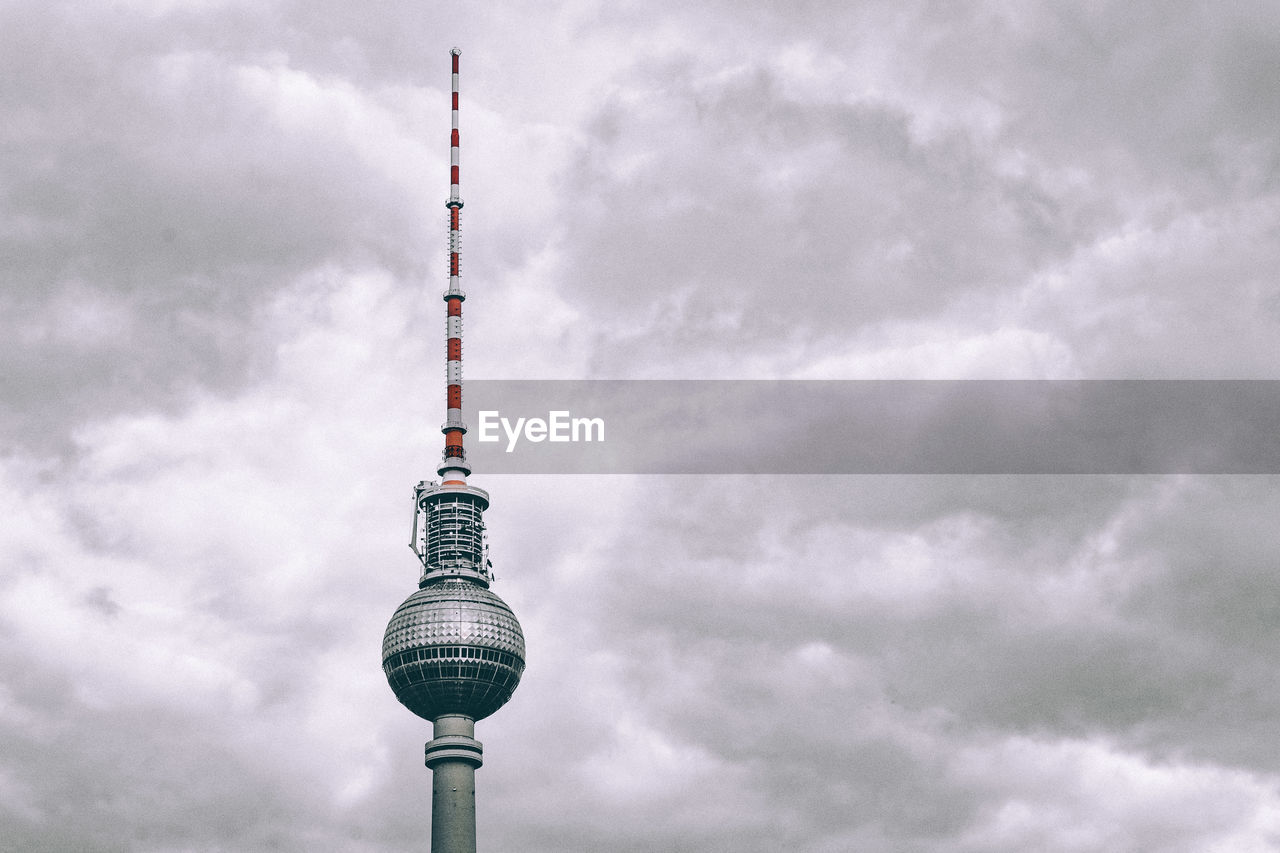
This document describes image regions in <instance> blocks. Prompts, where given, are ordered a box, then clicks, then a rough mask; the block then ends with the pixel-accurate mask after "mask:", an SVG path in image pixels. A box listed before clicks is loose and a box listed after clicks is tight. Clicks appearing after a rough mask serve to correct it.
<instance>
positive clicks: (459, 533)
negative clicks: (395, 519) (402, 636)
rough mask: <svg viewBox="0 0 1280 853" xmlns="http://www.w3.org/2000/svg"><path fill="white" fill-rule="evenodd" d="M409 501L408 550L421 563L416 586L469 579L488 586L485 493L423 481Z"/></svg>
mask: <svg viewBox="0 0 1280 853" xmlns="http://www.w3.org/2000/svg"><path fill="white" fill-rule="evenodd" d="M413 498H414V500H413V504H414V507H413V536H412V538H411V539H410V540H409V547H410V548H412V549H413V552H414V553H415V554H417V555H418V559H419V560H420V561H422V578H421V580H420V581H419V586H425V585H427V584H429V583H431V582H433V581H435V580H437V579H441V578H447V577H465V578H470V579H471V580H474V581H477V582H479V583H481V584H483V585H484V586H488V585H489V583H490V582H491V581H492V580H493V566H492V564H491V563H490V562H489V545H488V542H486V540H485V532H484V511H485V510H486V509H488V508H489V494H488V492H486V491H484V490H483V489H477V488H476V487H475V486H463V487H461V488H459V487H458V486H440V485H437V484H435V483H427V482H425V481H424V482H421V483H419V484H418V485H417V486H416V487H415V488H414V490H413Z"/></svg>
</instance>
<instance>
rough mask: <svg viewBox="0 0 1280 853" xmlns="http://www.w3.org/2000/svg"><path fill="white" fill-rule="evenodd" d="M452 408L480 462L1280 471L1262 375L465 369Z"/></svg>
mask: <svg viewBox="0 0 1280 853" xmlns="http://www.w3.org/2000/svg"><path fill="white" fill-rule="evenodd" d="M464 406H465V414H466V419H467V423H468V426H469V427H470V430H469V432H468V434H467V436H466V446H467V458H468V461H469V462H470V463H471V465H472V467H473V468H474V470H475V473H477V474H482V473H490V474H556V473H560V474H1172V473H1196V474H1273V473H1280V429H1277V427H1280V381H1269V380H1241V381H1219V380H1186V381H1181V380H1179V381H1147V380H1081V381H1034V380H1032V381H986V380H981V381H791V380H784V381H746V380H744V381H720V380H707V381H702V380H698V381H676V380H670V381H668V380H596V381H554V380H553V381H543V380H537V381H529V380H489V381H475V380H468V381H467V382H466V385H465V399H464ZM522 419H523V420H522Z"/></svg>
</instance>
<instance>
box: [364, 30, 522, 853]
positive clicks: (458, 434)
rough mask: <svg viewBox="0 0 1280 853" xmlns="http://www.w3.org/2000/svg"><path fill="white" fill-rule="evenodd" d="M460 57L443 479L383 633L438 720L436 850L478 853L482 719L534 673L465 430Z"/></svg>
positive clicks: (419, 710)
mask: <svg viewBox="0 0 1280 853" xmlns="http://www.w3.org/2000/svg"><path fill="white" fill-rule="evenodd" d="M461 53H462V51H460V50H458V49H457V48H456V47H455V48H454V49H453V51H452V56H453V132H452V138H451V140H450V147H449V163H450V166H449V171H450V181H449V184H450V187H449V200H448V201H446V202H445V207H447V208H448V209H449V289H448V290H446V291H445V293H444V302H445V306H446V310H445V324H446V329H447V332H446V340H447V343H446V354H445V362H446V366H445V376H446V386H447V390H446V395H445V397H446V406H445V408H446V414H445V422H444V425H443V426H442V427H441V432H443V433H444V457H443V461H441V463H440V465H439V467H438V468H437V469H436V471H437V473H438V474H439V475H440V482H439V483H437V482H435V481H432V482H429V483H428V482H425V481H424V482H420V483H418V485H417V486H416V487H415V488H414V490H413V535H412V537H411V538H410V541H409V546H410V547H411V548H412V549H413V551H414V553H416V554H417V555H418V559H419V560H421V561H422V576H421V579H420V580H419V581H418V591H417V592H415V593H413V594H412V595H410V596H409V597H408V598H406V599H405V601H404V603H403V604H401V605H400V606H399V607H398V608H397V609H396V612H395V614H394V615H392V617H391V621H390V622H389V623H387V632H386V634H385V635H384V636H383V639H382V669H383V672H385V673H386V675H387V681H388V683H390V685H391V689H392V690H393V691H395V694H396V698H397V699H399V700H400V702H401V703H402V704H403V705H404V706H405V707H406V708H408V709H409V710H410V711H412V712H413V713H415V714H417V715H418V716H419V717H422V718H423V719H425V720H430V721H431V722H432V723H433V725H434V731H433V734H434V737H433V738H432V739H431V740H429V741H427V746H426V760H427V767H429V768H431V774H432V786H431V851H432V853H475V850H476V794H475V782H476V768H477V767H479V766H480V764H481V754H482V747H481V744H480V742H479V741H478V740H476V739H475V721H476V720H482V719H484V718H485V717H487V716H489V715H490V714H492V713H493V712H494V711H496V710H498V709H499V708H501V707H502V706H503V705H504V704H506V702H507V700H508V699H510V698H511V694H512V692H514V691H515V689H516V685H517V684H519V683H520V675H521V673H523V672H524V633H523V632H522V631H521V630H520V623H519V622H518V621H516V616H515V614H514V613H512V612H511V608H510V607H508V606H507V604H506V602H504V601H503V600H502V599H501V598H499V597H498V596H497V595H495V594H494V593H493V592H491V591H490V590H489V584H490V583H492V582H493V571H492V565H491V564H490V562H489V554H488V547H487V546H486V544H485V535H484V511H485V510H486V509H488V507H489V493H488V492H486V491H484V490H483V489H478V488H476V487H475V486H471V485H468V484H467V476H468V475H470V474H471V467H470V466H469V465H468V464H467V461H466V451H465V450H464V449H463V444H462V437H463V435H465V434H466V431H467V427H466V424H465V423H464V422H463V420H462V302H463V300H465V299H466V298H467V297H466V294H465V293H463V292H462V288H461V287H460V281H461V269H460V266H459V256H460V255H461V241H460V237H459V217H460V215H461V212H462V198H461V197H460V196H459V195H458V147H459V146H458V57H459V56H460V55H461Z"/></svg>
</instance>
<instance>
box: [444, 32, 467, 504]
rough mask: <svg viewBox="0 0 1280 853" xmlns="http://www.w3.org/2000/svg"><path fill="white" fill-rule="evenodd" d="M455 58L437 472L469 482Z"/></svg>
mask: <svg viewBox="0 0 1280 853" xmlns="http://www.w3.org/2000/svg"><path fill="white" fill-rule="evenodd" d="M450 54H451V55H452V58H453V111H452V113H453V129H452V131H451V132H450V134H449V200H448V201H446V202H445V203H444V204H445V207H447V208H449V289H448V290H446V291H445V293H444V301H445V305H446V306H448V307H447V309H446V311H445V326H446V328H445V337H446V343H445V365H446V366H445V380H446V383H447V386H448V387H447V389H446V391H445V409H446V413H445V422H444V426H443V427H441V431H442V432H443V433H444V461H443V462H441V463H440V467H439V469H438V473H439V474H440V478H441V480H442V482H443V484H444V485H447V486H453V485H466V482H467V475H468V474H470V473H471V468H470V467H469V466H468V465H467V461H466V458H467V454H466V450H465V449H464V448H463V444H462V436H463V435H465V434H466V432H467V425H466V423H465V422H464V421H463V420H462V302H463V300H465V299H466V298H467V295H466V294H465V293H464V292H463V291H462V221H461V220H462V196H461V195H459V194H458V153H459V149H460V148H461V145H460V140H459V137H458V58H459V57H460V56H461V55H462V51H460V50H459V49H458V48H456V47H455V48H454V49H453V50H452V51H450Z"/></svg>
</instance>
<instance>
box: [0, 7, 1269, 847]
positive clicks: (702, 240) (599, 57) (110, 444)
mask: <svg viewBox="0 0 1280 853" xmlns="http://www.w3.org/2000/svg"><path fill="white" fill-rule="evenodd" d="M496 7H497V4H485V5H483V6H482V5H481V4H466V5H465V7H464V4H425V3H422V2H408V1H407V0H406V2H390V1H389V2H374V3H369V4H352V3H349V2H343V3H338V2H331V0H314V2H307V3H303V2H286V1H285V0H279V2H274V1H273V0H254V2H237V0H206V2H190V3H183V2H178V0H118V2H79V3H69V2H54V3H45V2H32V0H4V2H0V146H2V148H0V151H2V157H3V159H2V160H0V275H2V276H3V278H2V280H0V286H2V289H0V383H2V384H0V388H2V390H3V408H2V409H0V518H2V519H3V521H2V522H0V849H4V850H15V851H66V850H85V851H99V850H103V851H106V850H113V851H114V850H130V851H133V850H138V851H186V850H190V851H221V850H225V851H240V850H247V851H255V850H279V851H330V850H332V851H379V852H380V851H400V850H422V849H426V844H427V840H426V839H427V836H426V832H427V826H428V820H429V799H430V776H429V773H428V771H427V770H426V769H425V768H424V767H423V766H422V752H421V750H422V743H423V742H424V741H425V740H426V739H427V738H428V737H429V736H430V732H429V726H428V725H427V724H425V723H423V722H422V721H420V720H418V719H417V718H415V717H413V716H412V715H411V714H409V713H408V712H407V711H405V710H404V709H403V708H401V707H400V706H399V705H398V704H397V703H396V702H395V700H394V698H393V696H392V695H391V693H390V691H389V689H388V688H387V686H386V683H385V681H384V679H383V676H382V672H381V670H380V668H379V653H380V645H381V638H382V632H383V628H384V626H385V624H386V620H387V619H388V618H389V616H390V615H391V613H392V611H393V610H394V609H395V607H396V605H397V604H399V602H400V601H401V600H402V599H403V598H404V597H405V596H407V595H408V594H409V593H410V592H411V591H412V590H413V589H414V588H415V583H416V580H417V574H418V573H417V563H416V561H415V559H414V557H413V555H412V554H411V553H410V552H409V551H408V549H406V548H405V545H404V543H405V542H406V540H407V536H408V532H409V521H410V518H409V515H410V503H409V497H410V495H411V489H412V486H413V484H414V483H415V482H417V481H418V480H419V479H423V478H425V477H430V476H433V475H434V465H435V463H436V460H437V459H438V454H439V447H440V442H441V439H440V435H439V432H438V425H439V423H440V422H441V420H442V415H443V407H442V404H443V391H442V388H441V385H442V384H443V365H442V359H443V353H444V348H443V345H442V343H443V304H442V302H441V301H440V298H439V294H440V292H441V291H442V290H443V289H444V287H445V286H446V277H445V273H446V267H445V209H444V207H443V201H444V199H445V197H446V196H447V193H448V187H447V174H448V173H447V163H448V123H449V115H448V88H449V76H448V68H449V65H448V61H449V60H448V49H449V48H450V47H452V46H454V45H455V44H456V45H459V46H460V47H462V49H463V57H462V71H463V74H462V89H463V96H462V98H463V117H462V125H463V151H462V163H463V173H462V174H463V196H464V198H465V199H466V202H467V206H466V209H465V211H464V224H463V229H464V236H465V243H464V255H463V265H464V266H463V272H464V276H465V282H466V287H467V290H468V294H469V297H470V298H469V299H468V301H467V303H466V305H467V361H466V365H467V375H468V376H469V377H477V378H489V379H545V378H586V379H639V378H663V379H710V378H717V379H723V378H734V379H764V378H768V379H799V378H803V379H865V378H892V379H921V378H928V379H939V378H946V379H1012V378H1018V379H1104V378H1105V379H1117V378H1125V379H1128V378H1133V379H1270V378H1276V377H1277V376H1280V346H1277V345H1276V340H1277V338H1278V337H1280V286H1278V285H1277V283H1276V275H1275V270H1276V269H1278V268H1280V241H1277V240H1276V237H1275V235H1276V234H1277V233H1280V171H1278V159H1280V150H1278V149H1277V145H1278V143H1277V139H1280V94H1278V93H1280V88H1277V86H1276V84H1275V71H1276V67H1277V62H1278V61H1280V9H1277V7H1276V6H1275V4H1273V3H1269V2H1240V3H1231V4H1210V3H1206V2H1169V3H1163V4H1158V5H1157V4H1147V3H1122V2H1116V3H1108V2H1079V3H1065V2H1062V3H1054V2H1040V3H1037V2H1000V0H989V1H988V2H975V3H970V4H951V3H935V2H910V1H909V0H895V2H830V0H828V1H827V2H820V0H813V2H809V0H792V2H788V3H781V2H769V0H738V2H733V3H729V2H719V0H713V2H706V3H701V4H691V3H681V2H666V0H651V2H648V3H643V4H639V3H626V2H614V3H603V2H590V1H589V0H582V2H562V3H554V4H552V3H508V4H503V8H502V9H501V10H498V9H497V8H496ZM473 481H474V482H475V483H476V484H477V485H481V486H483V487H485V488H487V489H489V490H490V492H491V494H492V496H493V508H492V510H491V511H490V512H489V514H488V521H489V525H490V538H491V545H492V553H493V559H494V564H495V567H496V570H497V573H498V583H497V584H496V585H495V591H496V592H498V593H499V594H500V595H502V596H503V597H504V598H505V599H506V600H507V601H508V602H509V603H510V604H511V605H512V606H513V608H514V609H515V611H516V613H517V614H518V615H519V617H520V619H521V621H522V623H523V625H524V628H525V633H526V636H527V640H528V645H529V667H528V669H527V671H526V673H525V678H524V682H523V683H522V685H521V687H520V689H519V691H518V692H517V693H516V695H515V698H514V699H513V700H512V702H511V703H510V704H509V705H508V706H507V707H506V708H504V709H502V710H501V711H499V712H498V713H497V714H496V715H495V716H494V717H492V718H490V719H488V720H485V721H483V722H482V723H481V724H480V725H479V726H478V727H477V735H478V737H479V738H480V739H481V740H482V741H483V742H484V744H485V759H486V762H485V766H484V768H483V769H481V770H480V771H479V773H478V774H477V783H478V799H479V819H478V821H479V834H480V844H481V848H482V849H487V850H513V851H529V853H552V852H553V851H569V853H588V851H601V850H610V851H636V853H639V851H698V853H703V852H704V851H728V850H733V851H746V853H755V852H756V851H760V853H763V851H779V850H789V851H790V850H794V851H803V853H842V851H851V850H870V851H938V853H962V851H965V852H966V853H967V852H972V853H977V852H978V851H1010V852H1011V853H1012V851H1028V850H1044V851H1099V850H1105V851H1187V853H1192V851H1195V853H1200V852H1201V851H1221V853H1227V852H1228V851H1229V853H1248V852H1249V851H1271V850H1280V747H1278V746H1277V741H1276V738H1275V732H1276V728H1277V725H1278V724H1280V687H1277V679H1276V678H1275V671H1274V667H1275V661H1276V660H1277V658H1278V656H1280V632H1278V631H1277V625H1278V624H1280V619H1278V617H1280V581H1278V580H1277V576H1276V571H1277V554H1280V525H1277V524H1276V518H1277V517H1278V516H1280V489H1278V488H1277V485H1278V484H1277V483H1276V481H1275V479H1274V478H1273V477H1267V476H1240V477H1213V476H1184V475H1166V476H1134V475H1130V474H1120V473H1117V474H1114V475H1100V476H1089V477H1069V476H1041V477H1031V476H905V475H903V476H866V477H830V476H827V477H824V476H812V477H800V476H770V477H749V476H746V475H745V474H744V475H737V476H735V475H725V476H705V477H701V476H673V477H659V476H537V477H535V476H517V475H505V476H489V477H486V476H484V472H482V471H478V472H477V476H476V477H474V478H473Z"/></svg>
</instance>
